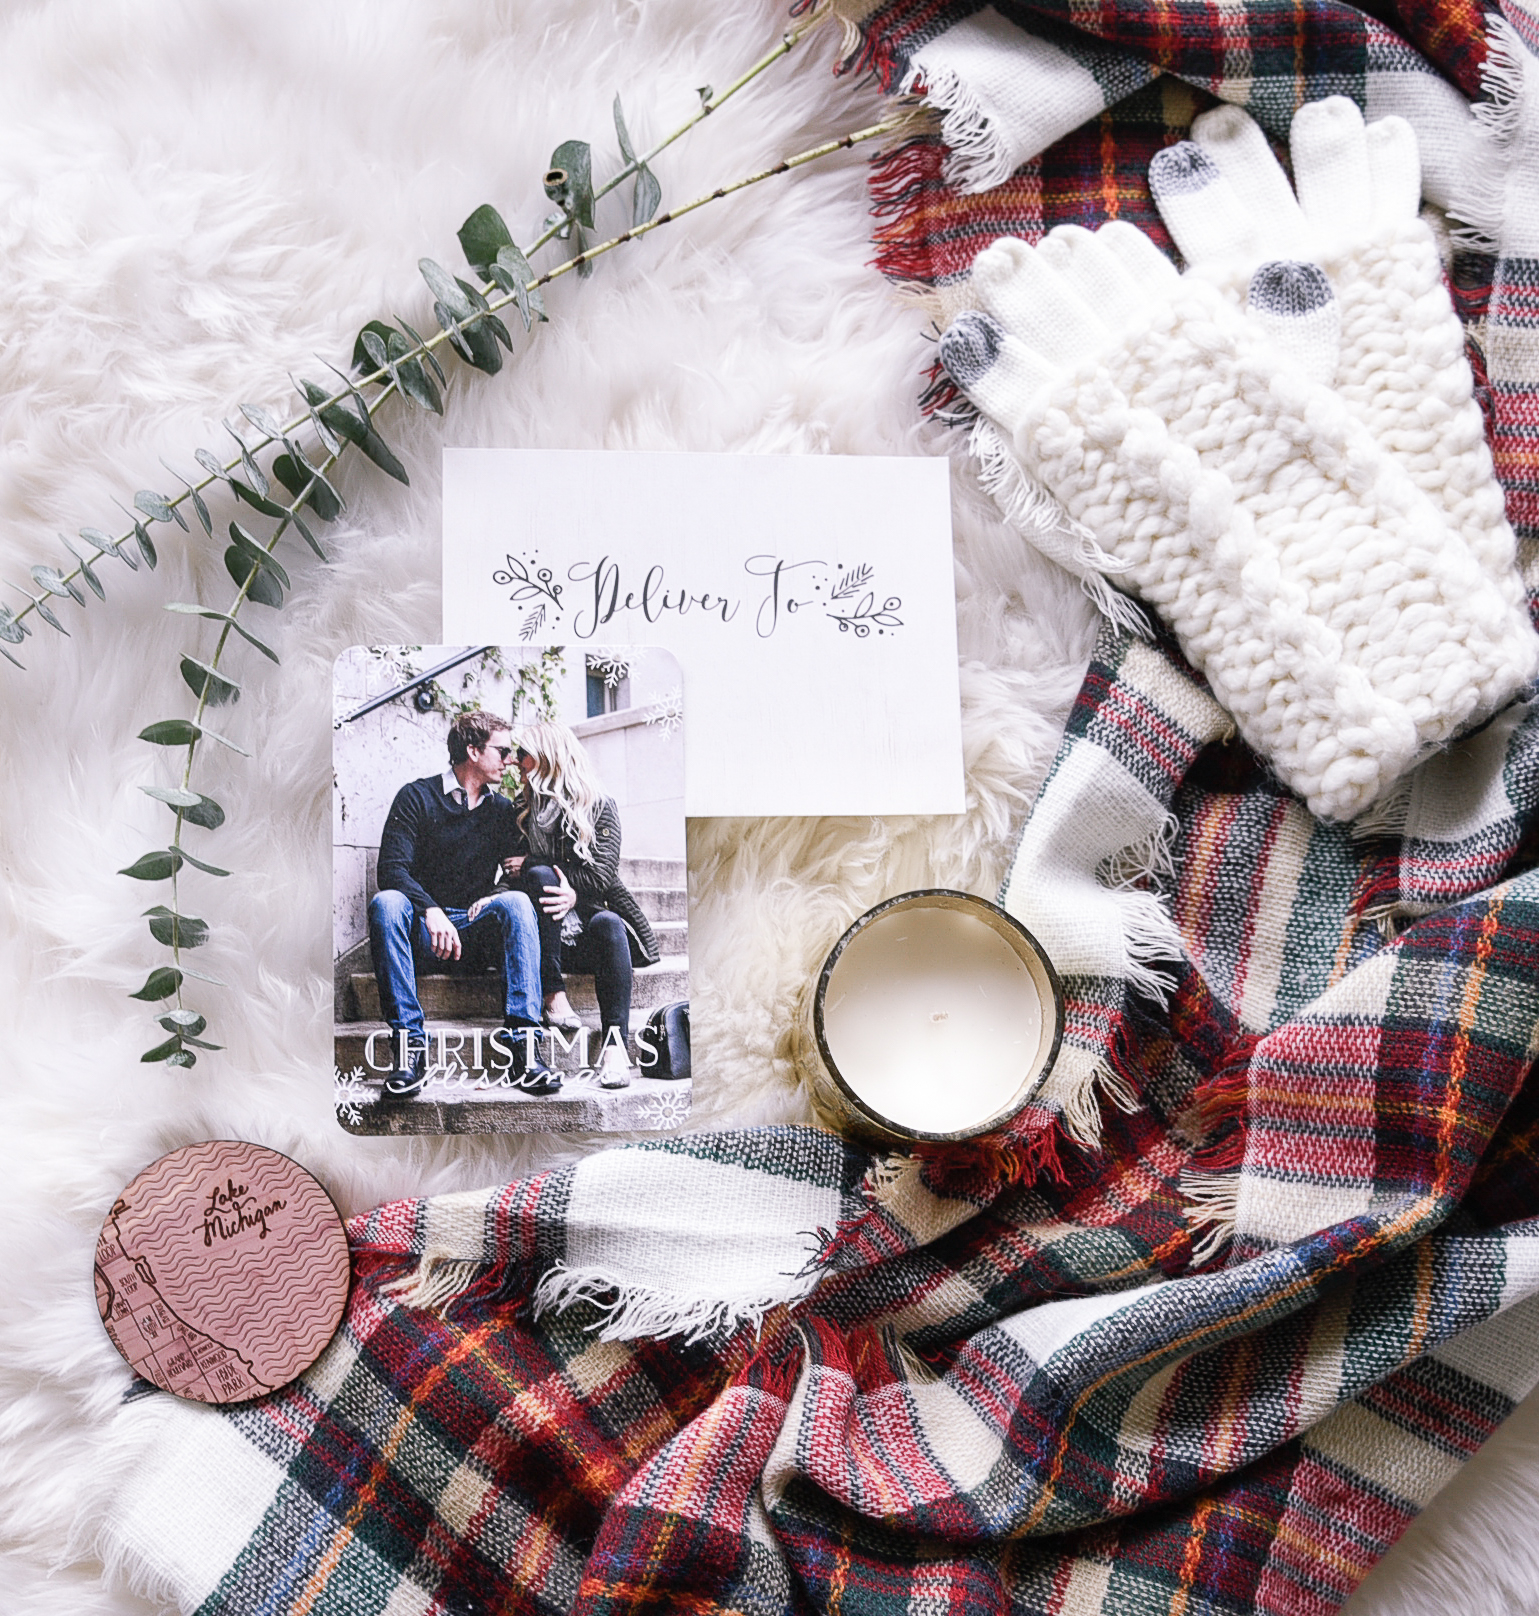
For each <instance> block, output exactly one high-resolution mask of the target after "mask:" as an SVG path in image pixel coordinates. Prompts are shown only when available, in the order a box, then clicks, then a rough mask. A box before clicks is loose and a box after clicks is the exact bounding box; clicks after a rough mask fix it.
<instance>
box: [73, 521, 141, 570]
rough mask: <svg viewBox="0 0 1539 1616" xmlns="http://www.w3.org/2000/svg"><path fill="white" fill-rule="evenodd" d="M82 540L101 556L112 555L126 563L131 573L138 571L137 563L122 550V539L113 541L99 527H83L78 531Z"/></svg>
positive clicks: (113, 539) (110, 536)
mask: <svg viewBox="0 0 1539 1616" xmlns="http://www.w3.org/2000/svg"><path fill="white" fill-rule="evenodd" d="M80 537H81V538H83V539H84V540H85V541H86V543H87V544H89V545H90V546H91V547H92V549H94V550H99V551H101V553H102V554H103V555H113V556H116V557H117V558H118V560H119V561H126V562H127V563H128V565H129V568H130V570H131V571H134V572H137V571H138V570H139V563H138V562H137V561H135V560H134V558H133V557H132V556H131V555H129V554H128V552H127V551H126V550H124V549H123V548H122V546H123V541H122V539H115V538H113V536H112V535H111V534H110V533H103V532H102V530H101V529H100V528H99V527H83V528H81V530H80Z"/></svg>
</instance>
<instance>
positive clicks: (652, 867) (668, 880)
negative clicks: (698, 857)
mask: <svg viewBox="0 0 1539 1616" xmlns="http://www.w3.org/2000/svg"><path fill="white" fill-rule="evenodd" d="M567 874H569V875H570V874H571V871H570V870H569V871H568V872H567ZM620 879H621V880H622V881H623V882H624V883H625V885H626V886H628V887H629V888H630V889H631V891H633V892H634V891H635V890H636V888H637V887H677V888H678V889H679V890H680V891H681V892H682V891H683V890H684V889H685V887H686V885H687V881H686V872H685V866H684V860H683V859H660V858H622V859H621V860H620Z"/></svg>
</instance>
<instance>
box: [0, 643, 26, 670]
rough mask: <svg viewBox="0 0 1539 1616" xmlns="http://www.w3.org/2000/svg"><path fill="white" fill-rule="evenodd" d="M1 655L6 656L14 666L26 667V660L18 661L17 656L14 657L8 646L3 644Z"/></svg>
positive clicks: (0, 648)
mask: <svg viewBox="0 0 1539 1616" xmlns="http://www.w3.org/2000/svg"><path fill="white" fill-rule="evenodd" d="M0 656H3V657H4V658H5V660H6V661H7V662H9V663H10V665H11V666H12V667H13V668H25V667H26V665H27V664H26V663H25V662H19V661H17V659H16V658H15V657H13V656H12V655H11V653H10V652H9V651H7V650H6V648H5V647H4V646H3V645H0Z"/></svg>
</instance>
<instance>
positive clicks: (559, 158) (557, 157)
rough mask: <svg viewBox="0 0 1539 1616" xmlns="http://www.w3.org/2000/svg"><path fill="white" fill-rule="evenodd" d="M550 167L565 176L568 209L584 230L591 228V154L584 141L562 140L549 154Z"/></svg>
mask: <svg viewBox="0 0 1539 1616" xmlns="http://www.w3.org/2000/svg"><path fill="white" fill-rule="evenodd" d="M550 166H551V167H552V168H553V169H562V170H564V171H565V174H566V187H567V194H568V196H569V197H570V201H569V203H568V207H569V209H570V211H571V214H572V217H573V218H574V219H576V220H577V222H578V223H579V224H580V225H583V226H584V227H585V228H586V229H589V230H591V229H592V228H593V153H592V151H591V149H590V148H589V145H588V143H587V141H586V140H563V141H562V142H561V144H560V145H559V146H557V147H556V149H555V150H554V151H553V152H552V153H551V154H550Z"/></svg>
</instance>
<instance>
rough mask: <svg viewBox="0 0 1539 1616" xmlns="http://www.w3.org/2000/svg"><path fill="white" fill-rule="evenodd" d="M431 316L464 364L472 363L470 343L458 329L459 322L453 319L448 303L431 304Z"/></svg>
mask: <svg viewBox="0 0 1539 1616" xmlns="http://www.w3.org/2000/svg"><path fill="white" fill-rule="evenodd" d="M433 318H434V319H435V320H437V321H438V323H439V325H441V326H442V327H443V329H444V330H445V331H446V332H447V333H448V335H449V343H450V345H451V346H452V347H453V349H454V351H455V352H456V353H457V354H458V355H459V356H460V358H461V359H463V360H464V361H465V363H466V364H473V363H474V360H473V358H472V356H471V352H470V344H469V343H468V342H467V341H466V340H465V333H464V332H463V331H461V330H460V323H459V321H458V320H457V319H455V317H454V311H453V310H452V309H451V308H450V307H449V305H448V304H447V303H435V304H434V305H433Z"/></svg>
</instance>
